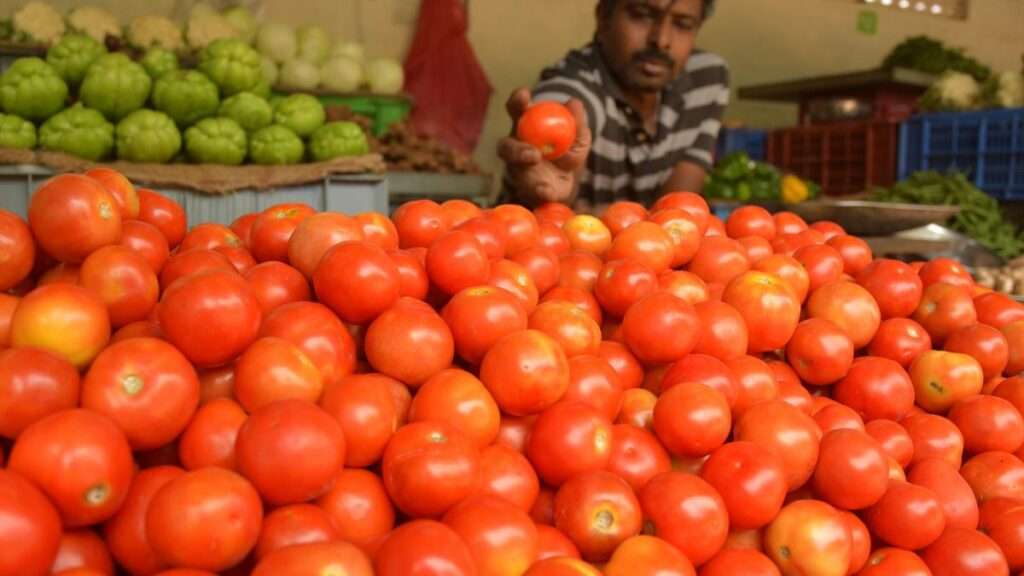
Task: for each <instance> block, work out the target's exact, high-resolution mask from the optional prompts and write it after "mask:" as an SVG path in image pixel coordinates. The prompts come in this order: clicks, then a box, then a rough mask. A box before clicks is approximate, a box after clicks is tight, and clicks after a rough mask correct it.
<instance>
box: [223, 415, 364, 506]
mask: <svg viewBox="0 0 1024 576" xmlns="http://www.w3.org/2000/svg"><path fill="white" fill-rule="evenodd" d="M235 457H236V458H237V462H238V470H239V471H240V472H241V473H242V474H243V475H244V476H245V477H246V478H248V479H249V481H251V482H252V484H253V486H254V487H255V488H256V490H258V491H259V493H260V495H261V496H263V498H264V500H266V501H267V502H268V503H271V504H277V505H280V504H296V503H299V502H306V501H308V500H311V499H313V498H316V497H318V496H320V495H321V494H323V493H324V492H326V491H327V490H328V489H329V488H330V486H331V482H332V481H333V480H334V477H335V476H336V475H337V473H338V472H339V471H340V470H341V468H342V466H344V464H345V436H344V434H343V433H342V430H341V425H340V424H338V422H337V420H335V419H334V418H332V417H331V415H330V414H328V413H327V412H325V411H323V410H322V409H320V407H318V406H317V405H316V404H313V403H312V402H308V401H305V400H278V401H276V402H273V403H270V404H267V405H265V406H262V407H260V408H257V409H256V410H255V411H253V413H252V414H251V415H250V416H249V418H248V419H247V420H246V421H245V423H244V424H243V425H242V428H241V429H240V430H239V431H238V438H237V440H236V442H235Z"/></svg>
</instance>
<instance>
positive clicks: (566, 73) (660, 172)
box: [498, 0, 729, 211]
mask: <svg viewBox="0 0 1024 576" xmlns="http://www.w3.org/2000/svg"><path fill="white" fill-rule="evenodd" d="M713 5H714V0H599V1H598V4H597V11H596V12H597V31H596V33H595V35H594V42H593V43H591V44H589V45H587V46H586V47H584V48H582V49H580V50H574V51H572V52H570V53H569V54H568V55H567V56H566V57H565V58H564V59H563V60H562V61H561V62H559V63H558V64H556V65H555V66H553V67H551V68H548V69H546V70H544V71H543V72H542V73H541V81H540V82H539V83H538V84H537V85H536V86H535V87H534V89H533V94H532V96H533V99H534V100H556V101H560V102H563V103H566V102H567V103H568V107H569V109H570V110H571V111H572V113H573V115H574V116H575V117H576V121H577V125H578V134H577V138H576V141H575V143H574V144H573V146H572V147H571V148H570V151H569V152H568V153H567V154H566V155H565V156H563V157H561V158H559V159H557V160H555V161H553V162H549V161H546V160H543V159H542V157H541V154H540V152H539V151H538V150H537V149H536V148H534V147H532V146H530V145H529V144H526V143H524V142H522V141H519V140H516V139H515V138H512V137H509V138H505V139H503V140H502V141H501V142H500V143H499V145H498V155H499V156H500V157H501V158H502V160H504V161H505V165H506V175H505V183H504V184H505V186H504V187H505V191H504V197H503V198H502V199H503V200H505V201H513V202H521V203H524V204H527V205H536V204H539V203H543V202H562V203H566V204H570V205H574V206H575V207H576V209H577V210H578V211H596V210H599V209H600V208H601V207H602V206H606V205H607V204H610V203H612V202H614V201H617V200H633V201H637V202H641V203H643V204H646V205H650V204H652V203H653V202H654V201H655V200H656V199H657V198H658V197H659V196H660V195H662V194H664V193H667V192H671V191H674V190H690V191H695V192H699V191H700V190H701V189H702V187H703V184H704V178H705V176H706V174H707V172H708V170H710V168H711V163H712V154H713V152H714V149H715V143H716V141H717V138H718V130H719V128H720V126H721V117H722V112H723V110H724V109H725V107H726V105H727V104H728V102H729V73H728V68H727V67H726V64H725V61H724V60H723V59H722V58H721V57H719V56H717V55H715V54H711V53H708V52H703V51H700V50H696V49H695V48H694V43H695V41H696V37H697V32H698V31H699V30H700V28H701V26H702V25H703V23H704V22H705V20H706V19H707V18H708V17H709V16H710V15H711V12H712V9H713ZM530 102H531V95H530V92H529V91H528V90H526V89H520V90H517V91H516V92H515V93H513V94H512V96H511V97H510V98H509V101H508V104H507V107H508V112H509V115H510V116H511V117H512V119H513V121H515V120H516V119H518V118H519V116H520V115H521V114H522V112H523V111H524V110H525V109H526V108H527V107H528V106H529V105H530Z"/></svg>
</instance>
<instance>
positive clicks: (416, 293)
mask: <svg viewBox="0 0 1024 576" xmlns="http://www.w3.org/2000/svg"><path fill="white" fill-rule="evenodd" d="M423 250H426V249H425V248H424V249H423ZM388 257H389V258H391V261H392V262H393V263H394V265H395V268H397V269H398V294H399V296H408V297H410V298H415V299H417V300H425V299H426V297H427V293H428V292H429V291H430V278H428V277H427V268H426V265H425V264H424V263H423V262H421V261H420V258H419V257H418V256H416V255H415V254H413V253H412V252H411V251H410V250H395V251H392V252H388Z"/></svg>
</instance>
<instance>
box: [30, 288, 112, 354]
mask: <svg viewBox="0 0 1024 576" xmlns="http://www.w3.org/2000/svg"><path fill="white" fill-rule="evenodd" d="M109 339H110V320H109V317H108V315H107V309H106V307H105V306H104V305H103V302H102V301H101V300H100V299H99V298H98V297H97V296H95V295H94V294H93V293H92V292H90V291H88V290H86V289H84V288H79V287H78V286H71V285H68V284H53V285H49V286H44V287H41V288H36V289H35V290H33V291H32V292H29V293H28V294H27V295H26V296H25V297H23V298H22V299H21V301H20V302H19V303H18V307H17V308H16V309H15V311H14V315H13V316H12V317H11V345H12V346H13V347H15V348H20V347H34V348H41V349H43V350H48V351H50V352H53V353H55V354H57V355H59V356H61V357H63V358H65V359H67V360H68V361H70V362H71V363H72V364H74V365H75V366H77V367H78V368H82V367H85V366H87V365H88V364H89V363H90V362H91V361H92V359H93V358H95V357H96V355H97V354H99V352H100V350H102V349H103V347H104V346H106V344H107V341H108V340H109Z"/></svg>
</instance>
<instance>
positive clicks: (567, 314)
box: [528, 301, 601, 358]
mask: <svg viewBox="0 0 1024 576" xmlns="http://www.w3.org/2000/svg"><path fill="white" fill-rule="evenodd" d="M528 326H529V328H530V329H531V330H537V331H540V332H543V333H545V334H547V335H548V336H550V337H551V338H552V339H553V340H554V341H555V342H557V343H558V344H559V345H560V346H561V347H562V351H563V352H565V355H566V356H567V357H569V358H572V357H573V356H579V355H581V354H596V353H597V349H598V346H599V345H600V344H601V327H600V326H598V325H597V322H594V320H593V319H592V318H591V317H590V316H589V315H587V313H586V312H584V311H583V310H581V309H580V308H578V307H577V306H575V305H573V304H572V303H569V302H559V301H555V302H546V303H544V304H541V305H540V306H538V307H537V308H536V309H535V310H534V311H533V313H531V314H530V318H529V324H528Z"/></svg>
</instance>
